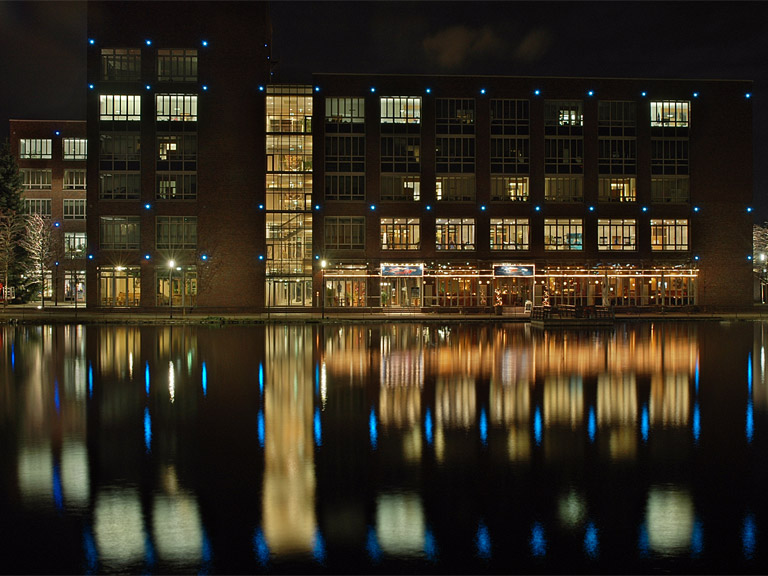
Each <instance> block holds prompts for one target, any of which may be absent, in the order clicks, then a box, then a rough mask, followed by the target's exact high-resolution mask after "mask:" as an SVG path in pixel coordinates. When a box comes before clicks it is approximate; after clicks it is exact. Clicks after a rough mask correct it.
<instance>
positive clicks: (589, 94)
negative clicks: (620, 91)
mask: <svg viewBox="0 0 768 576" xmlns="http://www.w3.org/2000/svg"><path fill="white" fill-rule="evenodd" d="M594 95H595V91H594V90H590V91H588V92H587V96H594Z"/></svg>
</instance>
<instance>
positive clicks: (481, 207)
mask: <svg viewBox="0 0 768 576" xmlns="http://www.w3.org/2000/svg"><path fill="white" fill-rule="evenodd" d="M480 210H481V211H482V212H485V204H483V205H482V206H480Z"/></svg>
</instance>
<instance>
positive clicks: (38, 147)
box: [19, 138, 52, 160]
mask: <svg viewBox="0 0 768 576" xmlns="http://www.w3.org/2000/svg"><path fill="white" fill-rule="evenodd" d="M51 148H52V141H51V139H50V138H21V139H20V140H19V158H22V159H24V160H27V159H33V160H34V159H43V160H49V159H50V158H51Z"/></svg>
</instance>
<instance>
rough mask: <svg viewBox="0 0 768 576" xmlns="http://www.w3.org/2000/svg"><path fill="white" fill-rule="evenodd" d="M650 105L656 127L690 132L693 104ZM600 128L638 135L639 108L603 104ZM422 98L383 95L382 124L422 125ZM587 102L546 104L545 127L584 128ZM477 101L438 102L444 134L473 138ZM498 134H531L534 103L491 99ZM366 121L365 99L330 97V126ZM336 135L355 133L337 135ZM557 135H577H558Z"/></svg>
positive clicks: (438, 118)
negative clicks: (637, 118) (529, 130)
mask: <svg viewBox="0 0 768 576" xmlns="http://www.w3.org/2000/svg"><path fill="white" fill-rule="evenodd" d="M649 105H650V110H649V111H650V123H651V126H653V127H674V128H687V127H688V126H689V123H690V101H687V100H659V101H652V102H650V103H649ZM597 106H598V109H597V120H598V126H599V127H604V128H617V129H619V131H618V132H614V131H610V132H606V133H610V134H612V135H618V134H621V135H624V136H631V135H634V131H632V130H631V128H633V127H634V126H635V125H636V116H637V115H636V104H635V102H629V101H600V102H598V104H597ZM421 108H422V99H421V97H420V96H382V97H380V98H379V118H380V120H381V123H382V124H419V123H421ZM583 108H584V106H583V101H581V100H547V101H546V102H545V103H544V125H545V127H556V128H559V127H565V128H569V129H570V128H574V127H576V128H580V127H582V126H583V125H584V111H583ZM475 117H476V116H475V100H474V99H473V98H436V99H435V124H436V126H437V133H438V134H471V133H473V131H472V130H471V128H470V127H471V126H472V125H474V124H475ZM490 117H491V126H492V132H493V133H498V134H527V133H528V126H529V124H530V102H529V100H522V99H511V98H494V99H491V100H490ZM364 121H365V100H364V99H363V98H326V100H325V122H326V124H328V125H333V124H337V125H339V124H341V125H343V124H362V123H364ZM330 131H354V130H335V129H333V128H332V129H331V130H330ZM553 133H573V132H572V131H571V130H566V131H565V132H560V131H557V130H556V131H553Z"/></svg>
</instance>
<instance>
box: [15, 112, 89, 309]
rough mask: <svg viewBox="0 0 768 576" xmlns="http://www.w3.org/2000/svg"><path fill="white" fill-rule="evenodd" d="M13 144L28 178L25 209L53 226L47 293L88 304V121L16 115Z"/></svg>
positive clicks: (49, 298)
mask: <svg viewBox="0 0 768 576" xmlns="http://www.w3.org/2000/svg"><path fill="white" fill-rule="evenodd" d="M10 145H11V154H12V155H13V156H14V157H15V158H16V161H17V163H18V165H19V171H20V172H21V175H22V178H23V186H24V190H23V197H24V211H25V213H27V214H40V215H41V216H43V217H44V218H45V220H46V222H47V223H48V225H49V226H50V238H51V256H52V262H51V263H50V264H51V265H50V267H48V269H47V270H46V271H45V286H44V288H43V289H42V292H43V295H44V297H45V299H46V300H47V301H49V302H52V303H54V304H58V303H70V304H75V303H77V304H80V305H82V304H85V294H86V290H85V280H86V275H85V262H86V246H87V244H88V242H87V237H86V224H85V223H86V216H87V208H86V184H87V177H86V164H87V158H88V142H87V139H86V126H85V122H83V121H76V120H11V121H10ZM11 288H13V289H14V290H15V288H16V287H14V286H12V287H11Z"/></svg>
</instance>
